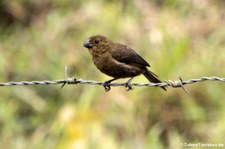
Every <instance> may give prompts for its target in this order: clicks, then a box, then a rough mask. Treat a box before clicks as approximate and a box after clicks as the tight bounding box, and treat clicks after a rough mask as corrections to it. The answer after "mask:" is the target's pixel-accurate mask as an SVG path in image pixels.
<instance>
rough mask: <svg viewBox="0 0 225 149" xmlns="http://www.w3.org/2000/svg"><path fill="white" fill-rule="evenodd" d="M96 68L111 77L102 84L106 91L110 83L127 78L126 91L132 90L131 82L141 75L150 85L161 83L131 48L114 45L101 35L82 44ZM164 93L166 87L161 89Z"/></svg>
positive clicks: (92, 37) (94, 36)
mask: <svg viewBox="0 0 225 149" xmlns="http://www.w3.org/2000/svg"><path fill="white" fill-rule="evenodd" d="M83 46H84V47H85V48H87V49H88V51H89V53H90V55H91V56H92V60H93V62H94V64H95V65H96V67H97V68H98V69H99V70H100V71H101V72H102V73H104V74H106V75H108V76H111V77H113V79H110V80H108V81H105V82H104V83H103V86H104V88H105V90H106V91H109V90H110V83H111V82H112V81H115V80H117V79H121V78H129V80H128V81H127V82H126V87H127V88H128V90H130V89H132V86H131V81H132V79H133V78H134V77H136V76H139V75H141V74H143V75H144V76H145V77H146V78H147V79H148V80H149V81H150V82H152V83H161V82H162V81H160V80H159V78H158V76H157V75H156V74H155V73H153V72H152V71H150V70H148V68H147V67H150V65H149V63H148V62H147V61H146V60H144V59H143V58H142V57H141V56H140V55H139V54H137V53H136V52H135V50H133V49H132V48H130V47H128V46H127V45H125V44H121V43H116V42H113V41H112V40H110V39H108V38H107V37H106V36H103V35H93V36H91V37H89V38H88V40H87V41H86V42H84V44H83ZM161 88H162V89H163V90H165V91H166V87H165V86H162V87H161Z"/></svg>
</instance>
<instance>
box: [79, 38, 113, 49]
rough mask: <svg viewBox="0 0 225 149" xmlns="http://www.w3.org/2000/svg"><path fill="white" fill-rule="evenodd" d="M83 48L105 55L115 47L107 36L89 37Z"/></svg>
mask: <svg viewBox="0 0 225 149" xmlns="http://www.w3.org/2000/svg"><path fill="white" fill-rule="evenodd" d="M83 46H84V47H85V48H88V49H89V51H90V52H99V53H104V52H106V51H107V50H109V49H110V48H111V46H113V43H112V41H111V40H109V39H108V38H106V37H105V36H102V35H94V36H91V37H89V38H88V40H87V41H86V42H85V43H84V45H83Z"/></svg>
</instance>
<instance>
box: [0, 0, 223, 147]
mask: <svg viewBox="0 0 225 149" xmlns="http://www.w3.org/2000/svg"><path fill="white" fill-rule="evenodd" d="M224 8H225V2H224V1H223V0H187V1H185V0H152V1H150V0H138V1H134V0H131V1H128V0H115V1H112V0H105V1H103V0H99V1H87V0H69V1H63V0H55V1H50V0H32V1H29V0H17V1H7V0H2V1H1V2H0V64H1V67H0V76H1V80H0V81H1V82H8V81H22V80H28V81H29V80H46V79H47V80H55V79H62V78H64V66H65V65H68V68H69V71H70V72H69V73H70V76H74V75H75V76H76V77H78V78H82V79H92V80H97V81H104V80H107V79H109V77H107V76H105V75H104V74H101V73H100V72H99V71H98V70H97V69H96V68H95V66H94V64H93V63H92V61H91V57H90V55H89V53H88V51H87V50H86V49H85V48H84V47H83V46H82V45H83V42H84V41H86V39H87V38H88V37H89V36H91V35H93V34H103V35H106V36H108V37H109V38H110V39H112V40H114V41H117V42H120V43H125V44H127V45H130V47H132V48H134V49H136V51H137V52H138V53H140V55H142V56H144V58H145V59H146V60H147V61H149V63H150V64H151V66H152V67H151V70H152V71H153V72H155V73H156V74H158V75H159V76H160V78H161V79H162V80H168V79H170V80H177V79H178V77H179V76H181V77H182V78H183V79H184V80H186V79H192V78H198V77H200V76H212V75H213V76H218V77H224V76H225V69H224V65H225V52H224V51H225V25H224V24H225V9H224ZM121 81H125V80H121ZM134 81H136V82H147V80H146V79H145V78H144V77H142V76H140V77H137V78H135V79H134ZM187 89H188V90H189V92H190V94H186V93H185V92H184V91H183V90H182V89H171V88H168V91H167V92H163V91H162V90H161V89H159V88H147V87H136V88H135V89H134V90H132V91H130V92H126V91H125V89H124V88H123V87H115V88H112V90H111V91H110V92H107V93H106V92H105V91H104V89H103V87H100V86H91V85H89V86H88V85H71V86H65V87H64V88H63V89H60V86H25V87H23V86H16V87H1V88H0V94H1V102H0V146H1V148H2V147H4V148H5V149H8V148H13V149H30V148H34V149H39V148H40V149H42V148H46V149H52V148H58V149H64V148H68V149H72V148H73V149H119V148H121V149H149V148H156V149H163V148H170V149H178V148H185V147H182V146H181V144H182V143H198V142H201V143H223V144H224V146H225V135H224V134H225V108H224V107H225V102H224V101H225V94H224V91H225V85H224V83H221V82H205V83H198V84H194V85H189V86H187ZM189 148H190V149H191V148H192V147H189ZM193 148H196V147H193ZM198 148H201V147H198ZM202 148H205V147H202ZM214 148H216V147H214Z"/></svg>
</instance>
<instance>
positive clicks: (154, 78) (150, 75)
mask: <svg viewBox="0 0 225 149" xmlns="http://www.w3.org/2000/svg"><path fill="white" fill-rule="evenodd" d="M143 75H144V76H145V77H146V78H147V79H148V80H149V81H150V82H152V83H161V82H162V81H160V80H159V79H158V76H157V75H156V74H154V73H153V72H151V71H149V70H147V69H146V71H145V72H144V73H143ZM161 88H162V89H164V90H165V91H166V87H165V86H162V87H161Z"/></svg>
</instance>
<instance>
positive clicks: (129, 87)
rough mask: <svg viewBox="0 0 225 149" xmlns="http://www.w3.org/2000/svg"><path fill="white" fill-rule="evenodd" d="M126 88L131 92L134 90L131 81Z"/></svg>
mask: <svg viewBox="0 0 225 149" xmlns="http://www.w3.org/2000/svg"><path fill="white" fill-rule="evenodd" d="M125 87H126V88H127V89H126V91H130V90H132V89H133V87H132V84H131V83H130V82H129V81H128V82H126V85H125Z"/></svg>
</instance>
